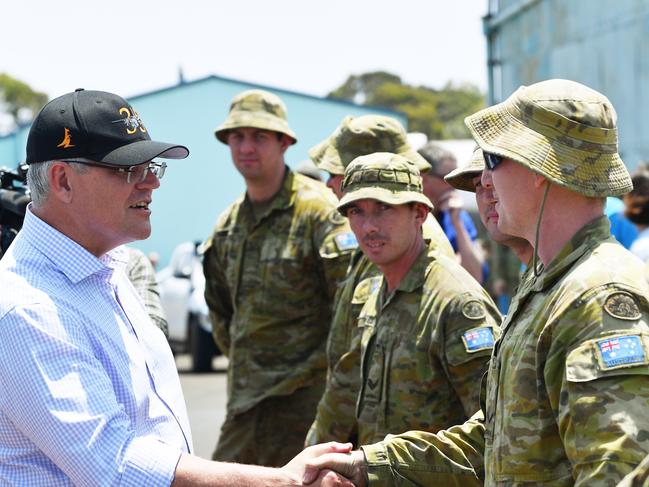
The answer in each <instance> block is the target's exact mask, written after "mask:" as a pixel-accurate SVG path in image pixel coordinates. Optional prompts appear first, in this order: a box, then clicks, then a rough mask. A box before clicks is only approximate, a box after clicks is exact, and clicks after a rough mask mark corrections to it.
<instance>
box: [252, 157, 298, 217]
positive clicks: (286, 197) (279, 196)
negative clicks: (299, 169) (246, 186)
mask: <svg viewBox="0 0 649 487" xmlns="http://www.w3.org/2000/svg"><path fill="white" fill-rule="evenodd" d="M284 170H285V173H284V181H283V182H282V186H281V187H280V189H279V191H278V192H277V193H275V195H274V196H273V197H272V199H271V204H270V205H269V206H268V208H267V210H266V212H265V213H264V214H263V215H262V216H261V217H260V218H258V220H259V221H261V220H263V219H264V218H266V217H267V216H268V215H270V214H271V213H272V212H273V211H275V210H285V209H287V208H290V207H291V206H293V205H294V204H295V197H296V193H297V186H296V180H295V174H294V173H293V171H291V169H290V168H289V167H288V166H284ZM243 204H244V206H245V208H246V213H247V214H248V215H250V216H252V214H253V212H252V207H251V206H252V203H251V202H250V198H248V193H246V194H245V195H244V198H243Z"/></svg>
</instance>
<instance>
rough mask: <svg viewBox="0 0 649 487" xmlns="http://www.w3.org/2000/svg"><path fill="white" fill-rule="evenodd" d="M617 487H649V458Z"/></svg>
mask: <svg viewBox="0 0 649 487" xmlns="http://www.w3.org/2000/svg"><path fill="white" fill-rule="evenodd" d="M617 487H649V456H647V457H645V459H644V460H642V462H641V463H640V465H638V466H637V467H636V468H635V470H633V472H631V473H630V474H629V475H627V476H626V477H624V479H622V482H620V483H619V484H617Z"/></svg>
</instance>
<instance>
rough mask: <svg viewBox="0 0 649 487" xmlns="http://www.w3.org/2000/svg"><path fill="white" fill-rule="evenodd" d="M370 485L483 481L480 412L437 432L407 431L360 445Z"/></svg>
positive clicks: (461, 486)
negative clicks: (462, 422)
mask: <svg viewBox="0 0 649 487" xmlns="http://www.w3.org/2000/svg"><path fill="white" fill-rule="evenodd" d="M362 450H363V452H364V453H365V458H366V460H367V466H368V477H369V485H370V487H378V486H386V487H387V486H394V485H403V486H413V487H414V486H416V485H426V486H431V487H436V486H438V487H447V486H458V487H474V486H475V487H478V486H482V485H483V482H484V467H483V458H484V457H483V452H484V416H483V414H482V412H481V411H478V412H477V413H475V414H474V415H473V416H472V417H471V418H469V419H468V420H467V421H466V422H465V423H464V424H462V425H459V426H453V427H451V428H448V429H446V430H442V431H439V432H438V433H429V432H425V431H409V432H407V433H404V434H401V435H388V436H387V437H386V438H385V440H383V441H381V442H380V443H375V444H373V445H367V446H363V447H362Z"/></svg>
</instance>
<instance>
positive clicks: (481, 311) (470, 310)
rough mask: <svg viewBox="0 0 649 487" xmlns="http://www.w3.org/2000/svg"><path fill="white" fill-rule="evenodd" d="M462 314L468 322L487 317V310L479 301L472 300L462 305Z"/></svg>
mask: <svg viewBox="0 0 649 487" xmlns="http://www.w3.org/2000/svg"><path fill="white" fill-rule="evenodd" d="M462 314H463V315H464V316H465V317H466V318H468V319H470V320H479V319H482V318H484V317H485V316H487V310H486V309H485V307H484V304H482V303H481V302H480V301H478V300H477V299H472V300H470V301H467V302H466V303H464V305H463V306H462Z"/></svg>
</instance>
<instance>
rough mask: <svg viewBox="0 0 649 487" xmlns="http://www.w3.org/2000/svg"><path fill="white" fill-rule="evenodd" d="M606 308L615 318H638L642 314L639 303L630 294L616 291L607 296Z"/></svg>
mask: <svg viewBox="0 0 649 487" xmlns="http://www.w3.org/2000/svg"><path fill="white" fill-rule="evenodd" d="M604 309H605V310H606V312H607V313H608V314H610V315H611V316H612V317H613V318H618V319H621V320H637V319H639V318H640V316H642V315H641V314H640V309H639V308H638V305H637V303H636V302H635V300H634V299H633V297H632V296H631V295H630V294H627V293H623V292H616V293H613V294H611V295H610V296H608V297H607V298H606V302H605V303H604Z"/></svg>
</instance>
